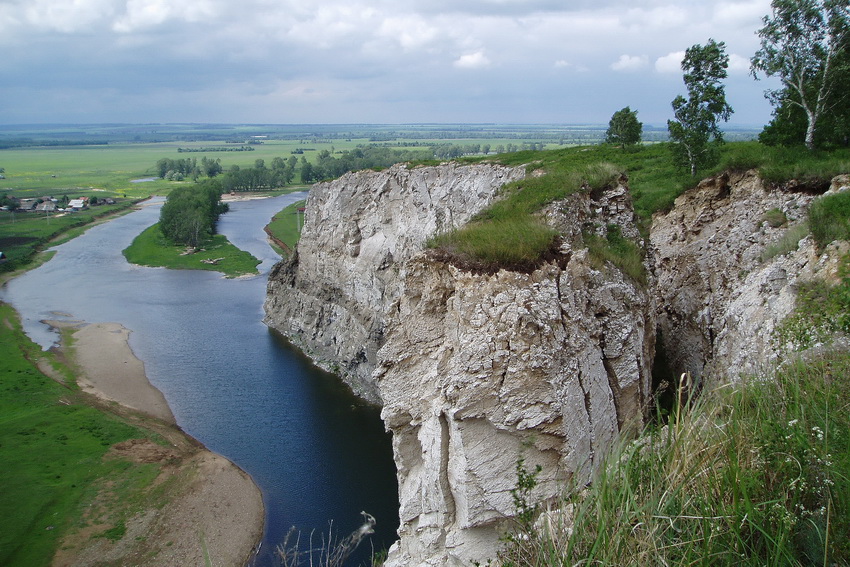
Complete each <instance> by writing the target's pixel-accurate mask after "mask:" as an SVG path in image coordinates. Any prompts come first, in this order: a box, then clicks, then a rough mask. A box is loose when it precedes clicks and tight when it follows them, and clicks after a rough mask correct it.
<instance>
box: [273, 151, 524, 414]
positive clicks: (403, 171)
mask: <svg viewBox="0 0 850 567" xmlns="http://www.w3.org/2000/svg"><path fill="white" fill-rule="evenodd" d="M524 176H525V170H524V169H513V168H507V167H502V166H498V165H485V166H474V167H473V166H460V165H457V164H453V163H448V164H445V165H441V166H439V167H418V168H408V167H407V166H405V165H397V166H393V167H391V168H389V169H387V170H384V171H381V172H374V171H368V170H367V171H360V172H356V173H349V174H346V175H344V176H343V177H341V178H339V179H337V180H335V181H331V182H328V183H319V184H316V185H314V186H313V188H312V189H311V191H310V196H309V199H308V203H307V207H306V211H305V218H304V229H303V231H302V233H301V239H300V241H299V243H298V249H297V253H296V255H295V256H294V257H293V258H292V259H291V260H289V261H284V262H282V263H280V264H278V265H277V266H276V267H275V268H274V269H273V271H272V273H271V275H270V277H269V288H268V295H267V299H266V304H265V310H266V319H267V321H268V322H269V325H270V326H272V327H274V328H276V329H278V330H279V331H281V332H282V333H283V334H284V335H286V336H287V337H289V338H290V340H292V341H293V342H294V343H295V344H296V345H298V346H300V347H301V348H303V349H304V350H305V351H306V352H307V353H308V354H309V355H310V356H311V357H313V358H314V359H315V360H316V361H317V362H318V363H319V364H321V365H323V366H325V367H326V368H329V369H331V370H334V371H336V372H338V373H340V374H341V376H342V377H343V379H344V380H346V382H348V383H349V385H350V386H351V387H352V388H353V389H354V391H355V392H357V393H358V394H360V395H361V396H363V397H364V398H366V399H368V400H370V401H372V402H375V403H379V402H380V396H379V393H378V390H377V386H376V384H375V382H374V380H372V378H371V375H372V371H373V370H374V369H375V367H376V365H377V358H376V353H377V350H378V348H379V347H380V346H381V345H382V344H383V342H384V334H385V333H386V331H387V323H386V317H387V314H388V313H389V312H390V310H391V308H392V307H393V305H394V303H395V302H396V301H397V300H398V298H399V296H400V295H401V291H402V285H403V279H404V278H403V273H404V270H405V262H406V261H407V260H408V259H410V258H411V257H412V256H413V255H415V254H416V253H417V252H419V251H421V250H422V249H423V248H424V245H425V241H426V240H427V238H428V237H430V236H433V235H434V234H437V233H439V232H443V231H447V230H450V229H452V228H456V227H459V226H462V225H463V224H465V223H466V222H468V221H469V219H470V218H471V217H472V216H473V215H474V214H475V213H477V212H478V211H480V210H482V209H483V208H484V207H486V206H487V205H489V204H490V203H491V202H492V201H493V199H494V198H495V197H496V194H497V192H498V190H499V188H500V187H501V186H502V185H504V184H505V183H507V182H509V181H512V180H515V179H520V178H522V177H524Z"/></svg>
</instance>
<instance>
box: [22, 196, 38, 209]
mask: <svg viewBox="0 0 850 567" xmlns="http://www.w3.org/2000/svg"><path fill="white" fill-rule="evenodd" d="M37 206H38V200H37V199H21V200H20V202H19V205H18V210H19V211H34V210H35V208H36V207H37Z"/></svg>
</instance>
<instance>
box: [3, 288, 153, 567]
mask: <svg viewBox="0 0 850 567" xmlns="http://www.w3.org/2000/svg"><path fill="white" fill-rule="evenodd" d="M0 359H2V360H3V367H2V370H0V462H2V463H3V466H2V467H0V486H2V487H3V490H2V491H0V564H2V565H22V566H27V565H49V564H50V559H51V557H52V556H53V554H54V552H55V549H56V546H57V544H58V542H59V540H60V539H61V537H62V536H63V535H64V534H65V532H66V531H67V530H69V529H71V528H72V527H73V526H75V525H76V524H77V523H78V522H79V521H80V518H81V517H82V516H83V512H84V511H83V509H82V505H83V503H84V502H86V501H90V500H92V499H93V497H94V495H95V494H96V493H97V490H98V488H99V487H100V486H102V485H103V484H102V483H104V482H107V481H110V480H112V481H120V482H121V483H128V486H129V485H132V486H133V487H137V486H139V485H144V484H146V483H147V482H149V481H150V474H149V472H150V471H148V469H149V468H150V466H140V465H131V464H130V463H128V462H126V461H123V460H119V459H104V458H103V456H104V455H105V454H106V452H107V451H108V450H109V447H110V446H111V445H113V444H114V443H117V442H119V441H123V440H126V439H131V438H136V437H140V436H141V437H143V436H145V435H144V434H143V433H141V432H140V431H139V430H138V429H136V428H135V427H132V426H130V425H127V423H125V422H124V421H121V420H119V419H117V418H115V417H113V416H110V415H107V414H104V413H102V412H100V411H98V410H96V409H95V408H93V407H91V406H89V405H88V404H87V403H85V402H83V401H82V400H81V398H80V393H79V391H78V389H77V387H76V384H75V383H74V381H73V377H72V375H71V373H70V370H69V369H68V368H66V367H63V366H62V365H60V364H59V363H58V362H57V361H56V360H55V359H54V357H53V355H52V354H51V353H45V352H42V351H41V350H40V349H39V347H38V346H37V345H35V344H33V343H32V342H31V341H30V340H29V339H28V338H27V337H26V336H25V335H24V334H23V331H22V330H21V327H20V323H19V321H18V318H17V315H16V313H15V312H14V310H13V309H12V308H11V307H9V306H8V305H4V304H0ZM39 360H41V361H42V364H46V365H50V366H51V367H52V368H53V369H54V370H53V372H54V373H56V374H57V375H59V376H62V377H64V379H65V382H66V383H65V384H64V385H63V384H60V383H58V382H56V381H54V380H51V379H50V378H48V377H47V376H45V375H44V374H43V373H42V372H41V371H39V369H38V368H37V367H36V365H35V363H36V361H39ZM34 455H37V456H38V458H33V456H34ZM128 490H129V487H128Z"/></svg>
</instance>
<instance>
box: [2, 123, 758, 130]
mask: <svg viewBox="0 0 850 567" xmlns="http://www.w3.org/2000/svg"><path fill="white" fill-rule="evenodd" d="M642 124H643V127H644V128H647V127H648V128H652V129H654V130H667V123H666V122H665V123H663V124H662V123H647V122H643V123H642ZM766 125H767V123H765V124H757V123H750V124H746V123H736V124H728V123H725V124H721V125H720V127H721V129H724V130H725V129H731V130H755V129H762V128H764V127H765V126H766ZM49 126H60V127H69V126H99V127H105V126H252V127H261V126H323V127H331V126H382V127H385V126H516V127H520V126H552V127H562V126H563V127H581V126H583V127H588V128H607V127H608V122H492V121H491V122H452V121H447V122H438V121H433V122H219V121H211V122H197V121H185V122H183V121H167V122H157V121H152V122H118V121H106V122H58V121H57V122H20V123H14V122H9V123H6V122H0V129H5V128H16V127H17V128H25V127H34V128H45V127H49Z"/></svg>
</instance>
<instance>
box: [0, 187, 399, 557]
mask: <svg viewBox="0 0 850 567" xmlns="http://www.w3.org/2000/svg"><path fill="white" fill-rule="evenodd" d="M300 198H303V195H288V196H284V197H277V198H275V199H267V200H257V201H246V202H241V203H232V204H231V212H229V213H227V214H225V215H223V216H222V217H221V220H220V222H219V231H220V232H222V233H224V234H226V235H227V237H228V238H229V239H230V241H231V242H233V243H234V244H235V245H236V246H238V247H240V248H242V249H244V250H248V251H249V252H251V253H252V254H253V255H254V256H256V257H257V258H260V259H262V260H263V264H261V266H260V270H261V272H262V275H261V276H259V277H255V278H249V279H239V280H227V279H224V278H222V277H221V276H220V274H218V273H215V272H202V271H188V270H186V271H183V270H166V269H159V268H144V267H139V266H133V265H130V264H128V263H127V262H126V261H125V260H124V257H123V256H122V255H121V251H122V250H123V249H124V248H126V247H127V246H128V245H129V244H130V243H131V242H132V240H133V238H135V236H136V235H138V234H139V233H140V232H141V231H142V230H144V229H145V228H147V227H148V226H150V225H151V224H153V223H154V222H156V221H157V220H158V216H159V206H158V205H157V206H150V207H146V208H145V209H143V210H141V211H138V212H134V213H132V214H130V215H127V216H125V217H121V218H118V219H115V220H113V221H110V222H109V223H106V224H103V225H100V226H97V227H94V228H92V229H91V230H89V231H88V232H87V233H86V234H85V235H83V236H81V237H79V238H76V239H74V240H72V241H70V242H68V243H66V244H63V245H62V246H59V247H57V254H56V256H55V257H54V258H53V259H52V260H51V261H50V262H48V263H47V264H45V265H43V266H41V267H39V268H38V269H36V270H33V271H31V272H28V273H27V274H24V275H23V276H21V277H20V278H17V279H15V280H13V281H11V282H9V283H8V284H7V286H5V287H4V288H3V289H2V290H0V300H3V301H6V302H8V303H11V304H12V305H14V306H15V308H16V309H17V310H18V312H19V313H20V314H21V318H22V320H23V322H24V326H25V329H26V330H27V333H28V334H29V335H30V336H31V337H32V338H33V340H35V341H36V342H38V343H39V344H41V345H42V347H44V348H48V347H50V346H51V345H52V344H54V342H55V341H56V340H57V336H56V335H55V334H54V333H53V332H52V331H50V330H49V329H48V328H47V326H45V325H44V324H42V323H40V321H41V320H44V319H63V318H70V319H81V320H84V321H86V322H89V323H94V322H118V323H121V324H123V325H124V326H125V327H127V328H129V329H130V330H131V331H132V333H131V335H130V345H131V347H132V348H133V351H134V352H135V354H136V356H138V357H139V358H140V359H141V360H142V361H143V362H144V363H145V369H146V371H147V374H148V377H149V378H150V380H151V382H152V383H153V384H154V385H155V386H156V387H157V388H159V389H160V390H161V391H162V392H163V393H164V394H165V396H166V398H167V399H168V402H169V404H170V406H171V409H172V411H173V412H174V415H175V417H176V418H177V422H178V424H179V425H180V427H182V428H183V429H184V430H185V431H186V432H187V433H189V434H190V435H192V436H194V437H195V438H197V439H198V440H200V441H201V442H202V443H204V445H206V446H207V447H208V448H209V449H211V450H213V451H215V452H217V453H221V454H222V455H225V456H226V457H228V458H229V459H231V460H232V461H234V462H235V463H237V464H238V465H239V466H241V467H242V468H243V469H245V470H246V471H247V472H248V473H249V474H251V476H252V477H253V478H254V480H255V482H256V483H257V484H258V485H259V486H260V488H261V489H262V491H263V495H264V500H265V504H266V514H267V517H266V536H265V538H264V541H263V545H262V548H261V553H260V556H259V557H258V559H257V561H256V564H257V565H258V566H265V565H274V564H275V562H274V560H273V557H272V553H271V552H272V550H273V549H274V547H275V544H276V543H278V542H279V541H280V539H281V538H282V537H283V535H284V534H285V533H286V532H287V531H288V530H289V528H290V527H291V526H293V525H294V526H297V527H298V528H299V529H301V530H302V531H303V532H304V533H305V534H306V533H309V532H310V531H311V530H316V533H317V534H318V533H319V532H322V531H324V532H326V531H327V530H328V527H329V523H330V522H333V527H334V531H335V532H336V531H338V532H339V533H340V534H342V535H344V534H346V533H347V532H348V531H350V530H353V529H355V528H356V527H357V526H358V525H359V523H360V520H361V517H360V512H361V510H363V511H366V512H369V513H370V514H372V515H374V516H375V518H376V519H377V521H378V525H377V533H376V535H375V536H373V538H372V543H371V544H367V545H366V546H365V548H361V550H360V553H359V554H358V557H356V558H355V560H354V561H353V562H352V564H354V565H356V564H359V563H360V562H362V561H364V560H365V557H368V555H369V554H370V552H371V547H372V546H374V547H375V549H380V548H382V547H389V545H390V544H391V543H392V541H394V539H395V530H396V528H397V526H398V520H397V514H398V495H397V489H396V479H395V467H394V464H393V462H392V449H391V445H390V439H389V437H388V435H387V434H386V433H385V432H384V429H383V425H382V424H381V422H380V419H379V415H378V410H377V409H376V408H374V407H370V406H368V405H366V404H363V403H362V402H360V401H359V400H358V399H357V398H355V397H354V396H352V395H351V394H350V392H348V390H347V389H346V388H345V387H344V386H343V385H342V384H341V383H340V381H339V380H338V379H337V378H336V377H335V376H333V375H330V374H327V373H325V372H322V371H321V370H319V369H317V368H315V367H314V366H312V365H311V364H310V363H309V361H308V360H306V359H305V358H304V357H303V356H302V355H301V354H300V353H299V352H298V351H296V350H294V349H292V348H291V347H289V345H288V344H287V343H286V341H284V340H283V339H282V338H280V337H279V336H277V335H276V333H274V332H273V331H270V330H269V329H268V328H267V327H266V326H265V325H264V324H263V323H262V318H263V310H262V304H263V299H264V297H265V286H266V277H267V272H268V270H270V269H271V267H272V266H273V265H274V262H276V261H277V259H278V258H277V256H276V255H275V253H274V251H273V250H272V249H271V248H270V247H269V246H268V244H267V243H266V239H265V234H264V233H263V230H262V229H263V226H264V225H265V224H267V222H268V221H269V219H270V218H271V216H272V215H273V214H275V213H276V212H277V211H279V210H280V209H282V208H283V207H284V206H286V205H287V204H289V203H291V202H294V201H296V200H298V199H300Z"/></svg>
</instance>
